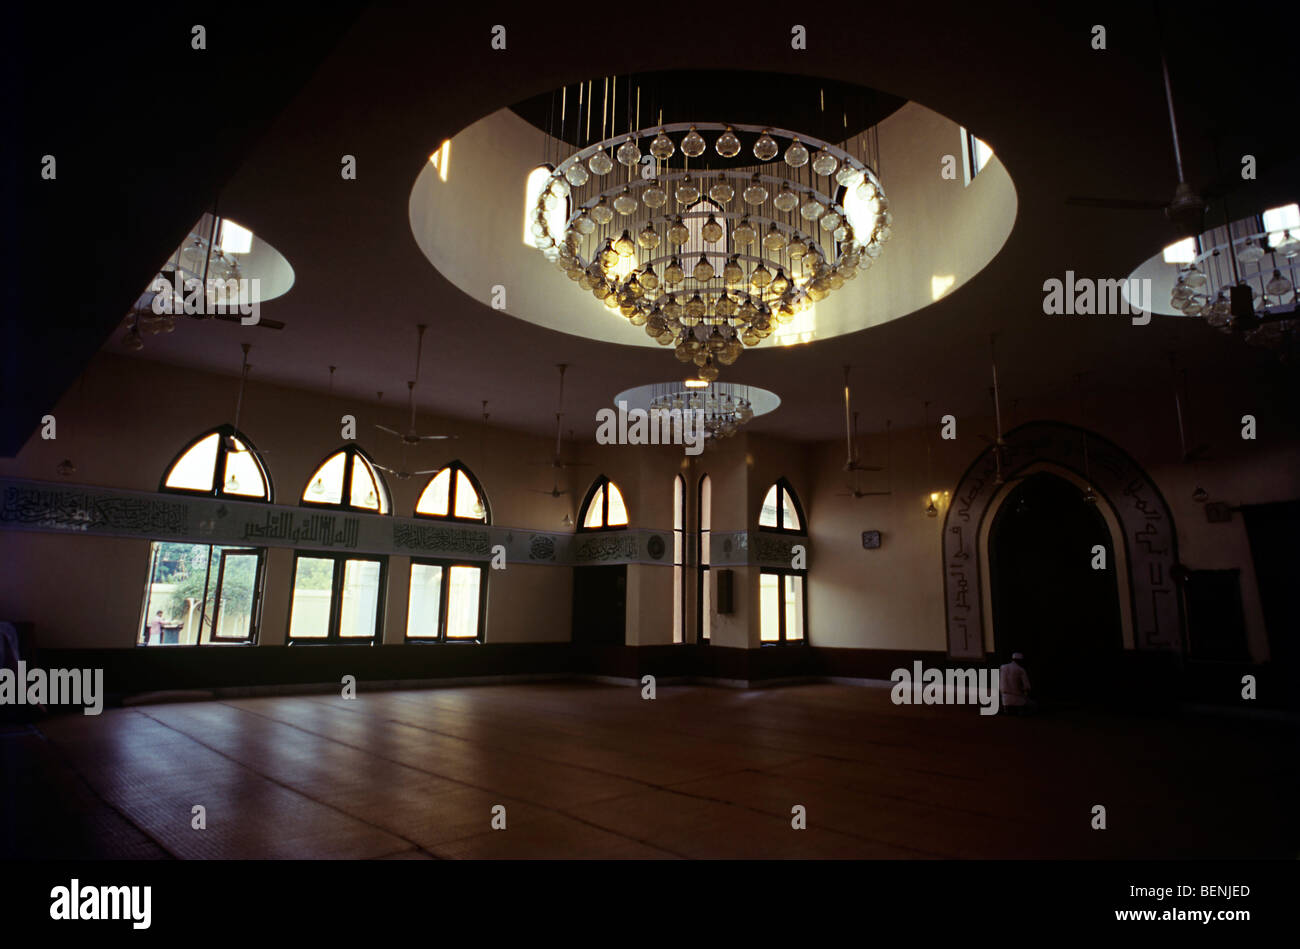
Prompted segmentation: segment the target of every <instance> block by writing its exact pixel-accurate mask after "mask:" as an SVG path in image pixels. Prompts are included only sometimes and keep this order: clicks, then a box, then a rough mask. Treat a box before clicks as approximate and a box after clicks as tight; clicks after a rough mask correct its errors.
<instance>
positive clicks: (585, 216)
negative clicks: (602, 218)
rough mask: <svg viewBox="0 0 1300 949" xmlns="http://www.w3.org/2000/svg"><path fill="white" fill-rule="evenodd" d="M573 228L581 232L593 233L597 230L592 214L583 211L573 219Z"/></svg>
mask: <svg viewBox="0 0 1300 949" xmlns="http://www.w3.org/2000/svg"><path fill="white" fill-rule="evenodd" d="M573 229H574V230H575V231H577V232H578V233H579V234H583V235H586V234H591V233H594V232H595V230H596V222H595V221H594V220H592V217H591V214H590V213H589V212H587V211H583V212H582V213H581V214H579V215H578V216H577V218H575V219H574V221H573Z"/></svg>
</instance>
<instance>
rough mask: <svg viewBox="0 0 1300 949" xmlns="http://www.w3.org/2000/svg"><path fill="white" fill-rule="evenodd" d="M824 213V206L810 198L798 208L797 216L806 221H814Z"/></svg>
mask: <svg viewBox="0 0 1300 949" xmlns="http://www.w3.org/2000/svg"><path fill="white" fill-rule="evenodd" d="M825 213H826V205H824V204H822V203H821V202H820V201H818V200H817V199H816V198H810V199H808V200H807V201H805V202H804V203H803V206H802V207H800V208H799V215H800V216H801V217H802V218H803V219H804V220H806V221H815V220H817V219H818V218H819V217H821V216H822V215H823V214H825Z"/></svg>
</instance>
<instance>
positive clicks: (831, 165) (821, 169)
mask: <svg viewBox="0 0 1300 949" xmlns="http://www.w3.org/2000/svg"><path fill="white" fill-rule="evenodd" d="M839 166H840V160H839V159H838V158H836V157H835V156H834V155H832V154H831V153H830V152H828V151H826V150H825V149H823V150H821V151H819V152H818V153H817V154H816V156H814V158H813V162H812V170H813V171H815V172H816V173H817V174H819V175H821V176H822V177H825V176H827V175H833V174H835V169H836V168H838V167H839Z"/></svg>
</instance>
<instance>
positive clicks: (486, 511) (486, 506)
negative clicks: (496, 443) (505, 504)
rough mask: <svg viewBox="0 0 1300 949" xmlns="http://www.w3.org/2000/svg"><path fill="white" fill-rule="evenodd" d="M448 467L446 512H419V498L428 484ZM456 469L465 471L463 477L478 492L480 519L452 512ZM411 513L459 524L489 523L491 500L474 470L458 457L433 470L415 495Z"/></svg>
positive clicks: (433, 519)
mask: <svg viewBox="0 0 1300 949" xmlns="http://www.w3.org/2000/svg"><path fill="white" fill-rule="evenodd" d="M449 469H450V471H451V474H450V475H449V476H448V479H447V480H448V482H449V484H448V486H447V513H446V514H423V513H421V512H420V510H419V507H420V499H421V498H423V497H424V493H425V492H426V491H428V490H429V486H430V485H432V484H433V482H434V479H435V478H437V477H438V475H440V474H442V473H443V472H444V471H447V470H449ZM458 471H462V472H464V473H465V477H466V478H468V479H469V483H470V486H471V487H472V488H473V489H474V490H475V491H477V492H478V499H479V500H480V501H482V502H483V517H482V518H481V519H480V518H477V517H460V516H458V515H456V514H455V513H454V512H455V510H456V485H457V482H458V481H459V480H460V479H459V478H457V477H456V472H458ZM411 514H412V516H413V517H423V518H428V519H429V520H432V521H457V522H458V523H461V524H484V525H490V524H491V523H492V502H490V501H489V500H488V496H487V492H486V491H484V490H483V485H482V484H480V483H479V480H478V478H476V477H474V472H472V471H470V470H469V468H468V467H467V466H466V465H465V463H464V462H462V461H461V460H460V459H459V458H457V459H456V460H454V461H449V462H447V464H445V465H443V466H442V467H441V468H439V469H438V470H437V471H435V472H434V473H433V474H432V475H430V476H429V480H428V481H426V482H425V483H424V487H423V488H421V489H420V493H419V494H418V495H416V498H415V507H414V508H412V510H411Z"/></svg>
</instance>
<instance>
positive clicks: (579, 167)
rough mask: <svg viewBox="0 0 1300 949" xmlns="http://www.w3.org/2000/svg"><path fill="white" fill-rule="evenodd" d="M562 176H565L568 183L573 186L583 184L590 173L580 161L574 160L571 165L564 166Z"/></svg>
mask: <svg viewBox="0 0 1300 949" xmlns="http://www.w3.org/2000/svg"><path fill="white" fill-rule="evenodd" d="M564 177H565V178H567V179H568V181H569V184H571V185H573V186H574V187H575V188H577V187H581V186H582V185H585V184H586V183H587V182H588V181H589V180H590V179H591V175H590V174H588V173H587V169H586V168H585V167H584V166H583V164H582V162H580V161H575V162H574V163H573V164H572V165H570V166H569V167H568V168H566V169H565V170H564Z"/></svg>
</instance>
